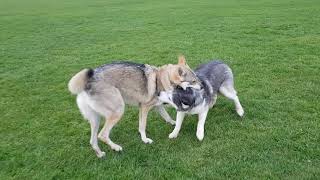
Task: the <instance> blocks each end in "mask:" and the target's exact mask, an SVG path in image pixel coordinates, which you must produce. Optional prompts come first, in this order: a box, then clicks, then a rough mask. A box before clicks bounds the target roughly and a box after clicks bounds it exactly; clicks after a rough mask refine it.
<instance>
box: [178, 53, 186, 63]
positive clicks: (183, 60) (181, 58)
mask: <svg viewBox="0 0 320 180" xmlns="http://www.w3.org/2000/svg"><path fill="white" fill-rule="evenodd" d="M178 64H179V65H186V58H185V57H184V56H183V55H180V56H179V61H178Z"/></svg>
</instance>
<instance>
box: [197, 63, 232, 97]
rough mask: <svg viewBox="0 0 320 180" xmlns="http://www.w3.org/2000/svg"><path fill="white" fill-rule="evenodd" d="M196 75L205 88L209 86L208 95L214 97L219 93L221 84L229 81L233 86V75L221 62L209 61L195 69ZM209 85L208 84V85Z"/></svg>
mask: <svg viewBox="0 0 320 180" xmlns="http://www.w3.org/2000/svg"><path fill="white" fill-rule="evenodd" d="M195 73H196V75H197V76H198V77H199V79H200V80H201V81H202V82H203V83H207V84H206V85H207V86H209V85H210V86H211V88H212V89H211V90H210V91H211V92H210V94H212V95H214V94H216V93H217V92H218V91H219V88H220V87H221V85H222V83H224V82H225V81H230V83H232V84H233V74H232V71H231V69H230V67H229V66H228V65H227V64H225V63H224V62H222V61H210V62H208V63H206V64H202V65H200V66H199V67H197V68H196V69H195ZM208 83H209V84H208Z"/></svg>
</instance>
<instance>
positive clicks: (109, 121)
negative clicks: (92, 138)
mask: <svg viewBox="0 0 320 180" xmlns="http://www.w3.org/2000/svg"><path fill="white" fill-rule="evenodd" d="M121 117H122V113H114V114H112V115H111V116H110V117H109V118H106V122H105V124H104V126H103V129H102V130H101V132H100V133H99V139H100V140H101V141H103V142H104V143H106V144H108V145H109V146H110V147H111V149H113V150H115V151H122V147H121V146H119V145H118V144H115V143H114V142H112V141H111V139H110V132H111V129H112V127H113V126H114V125H115V124H117V122H118V121H119V120H120V119H121Z"/></svg>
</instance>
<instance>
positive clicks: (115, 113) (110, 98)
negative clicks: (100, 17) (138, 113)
mask: <svg viewBox="0 0 320 180" xmlns="http://www.w3.org/2000/svg"><path fill="white" fill-rule="evenodd" d="M110 93H111V94H110ZM103 96H104V98H106V99H102V101H99V103H100V105H99V107H100V111H101V114H104V117H105V119H106V121H105V124H104V126H103V128H102V130H101V131H100V133H99V136H98V137H99V139H100V140H101V141H103V142H104V143H106V144H108V145H109V146H110V147H111V149H113V150H115V151H122V147H121V146H119V145H118V144H115V143H114V142H112V141H111V139H110V132H111V129H112V128H113V127H114V125H116V124H117V123H118V122H119V120H120V119H121V117H122V115H123V113H124V108H125V103H124V100H123V98H122V96H121V93H120V91H119V90H118V89H116V88H110V89H108V92H107V93H105V94H103Z"/></svg>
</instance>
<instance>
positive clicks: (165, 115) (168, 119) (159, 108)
mask: <svg viewBox="0 0 320 180" xmlns="http://www.w3.org/2000/svg"><path fill="white" fill-rule="evenodd" d="M156 110H157V111H158V112H159V114H160V115H161V117H162V118H163V119H164V120H165V121H166V122H167V123H170V124H172V125H174V124H175V123H176V122H175V121H174V120H172V118H171V117H170V115H169V114H168V112H167V111H166V109H165V108H164V107H163V105H159V106H156Z"/></svg>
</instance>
